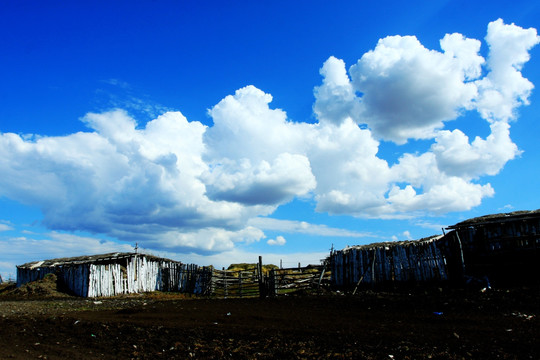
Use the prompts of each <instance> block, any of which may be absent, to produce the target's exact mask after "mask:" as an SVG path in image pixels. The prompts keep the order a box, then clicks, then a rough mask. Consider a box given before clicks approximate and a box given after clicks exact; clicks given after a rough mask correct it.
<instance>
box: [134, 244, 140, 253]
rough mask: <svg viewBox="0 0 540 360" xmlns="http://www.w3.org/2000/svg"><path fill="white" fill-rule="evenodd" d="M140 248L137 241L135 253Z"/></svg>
mask: <svg viewBox="0 0 540 360" xmlns="http://www.w3.org/2000/svg"><path fill="white" fill-rule="evenodd" d="M138 250H139V243H135V254H136V253H137V251H138Z"/></svg>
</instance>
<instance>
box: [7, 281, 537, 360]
mask: <svg viewBox="0 0 540 360" xmlns="http://www.w3.org/2000/svg"><path fill="white" fill-rule="evenodd" d="M539 295H540V288H538V287H537V286H535V287H531V288H527V287H519V288H509V289H491V290H487V291H485V292H482V291H480V289H456V288H429V289H420V288H416V289H413V290H407V291H405V290H400V291H397V290H394V291H388V290H386V291H382V290H380V291H372V290H364V291H361V292H359V293H357V294H356V295H354V296H352V295H344V294H341V293H327V294H325V295H322V296H306V295H303V296H284V297H279V298H276V299H257V298H253V299H207V298H195V297H186V296H182V295H175V294H160V293H152V294H145V295H136V296H130V297H119V298H108V299H81V298H76V297H71V296H68V295H65V294H63V293H60V292H57V291H56V289H55V288H54V284H53V282H52V281H49V282H48V283H47V282H45V283H43V282H42V283H41V284H39V283H38V284H33V285H31V286H30V285H29V286H25V287H22V288H20V289H16V290H15V289H13V288H10V287H8V288H5V287H4V289H1V288H0V325H1V326H0V358H1V359H189V358H194V359H225V358H231V359H326V358H330V359H497V358H501V359H538V358H539V354H540V341H539V339H540V337H539V334H540V331H539V330H540V329H539V324H540V322H539V318H538V316H539V313H540V301H539V299H540V298H539Z"/></svg>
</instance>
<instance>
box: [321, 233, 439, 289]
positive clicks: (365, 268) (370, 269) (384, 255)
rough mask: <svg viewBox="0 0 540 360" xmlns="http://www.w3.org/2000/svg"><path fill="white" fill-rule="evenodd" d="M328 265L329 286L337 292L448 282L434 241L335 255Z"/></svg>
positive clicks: (355, 249)
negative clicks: (369, 286) (395, 284)
mask: <svg viewBox="0 0 540 360" xmlns="http://www.w3.org/2000/svg"><path fill="white" fill-rule="evenodd" d="M330 264H331V273H332V277H331V283H332V285H333V286H335V287H338V288H341V287H343V288H352V287H355V286H357V284H359V283H362V284H383V283H392V282H408V281H411V282H413V281H414V282H425V281H432V280H447V279H448V273H447V263H446V257H445V255H444V251H443V249H442V243H441V242H438V241H436V239H432V240H426V241H410V242H404V243H399V244H387V245H379V244H374V245H372V246H358V247H352V248H347V249H344V250H340V251H334V252H333V253H332V255H331V258H330Z"/></svg>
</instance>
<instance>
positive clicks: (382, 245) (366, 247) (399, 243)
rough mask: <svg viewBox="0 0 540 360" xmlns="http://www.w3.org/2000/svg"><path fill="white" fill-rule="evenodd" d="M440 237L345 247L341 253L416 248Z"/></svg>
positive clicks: (440, 236)
mask: <svg viewBox="0 0 540 360" xmlns="http://www.w3.org/2000/svg"><path fill="white" fill-rule="evenodd" d="M442 237H443V236H442V235H432V236H428V237H425V238H422V239H418V240H406V241H387V242H379V243H372V244H367V245H355V246H347V247H346V248H345V249H343V250H341V251H343V252H348V251H350V250H353V249H361V250H370V249H376V248H392V247H396V246H416V245H420V244H423V243H429V242H432V241H436V240H439V239H440V238H442Z"/></svg>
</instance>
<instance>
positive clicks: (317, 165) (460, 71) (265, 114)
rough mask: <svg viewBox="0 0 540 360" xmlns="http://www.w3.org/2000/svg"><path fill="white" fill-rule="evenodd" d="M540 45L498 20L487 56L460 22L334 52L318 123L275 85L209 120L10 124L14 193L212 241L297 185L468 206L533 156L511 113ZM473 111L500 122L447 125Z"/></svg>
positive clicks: (1, 148)
mask: <svg viewBox="0 0 540 360" xmlns="http://www.w3.org/2000/svg"><path fill="white" fill-rule="evenodd" d="M539 41H540V38H539V37H538V36H537V34H536V30H535V29H522V28H520V27H518V26H515V25H506V24H504V23H503V21H502V20H497V21H495V22H492V23H490V24H489V26H488V33H487V36H486V42H487V44H488V46H489V56H488V58H487V60H486V59H484V58H483V57H482V56H480V55H479V50H480V46H481V43H480V41H478V40H474V39H467V38H465V37H464V36H463V35H461V34H451V35H446V36H445V37H444V38H443V39H442V40H441V49H442V51H435V50H429V49H427V48H425V47H424V46H423V45H422V44H421V43H420V42H419V41H418V40H417V39H416V38H415V37H411V36H405V37H402V36H390V37H387V38H384V39H381V40H380V41H379V42H378V44H377V45H376V47H375V48H374V49H373V50H371V51H369V52H368V53H366V54H364V55H363V56H362V57H361V58H360V59H359V60H358V62H357V63H356V64H354V65H353V66H351V67H350V69H349V71H347V69H346V65H345V63H344V62H343V61H342V60H340V59H337V58H335V57H330V58H329V59H328V60H327V61H326V62H325V63H324V64H323V66H322V68H321V75H322V76H323V81H322V84H321V85H320V86H318V87H316V88H315V90H314V94H315V103H314V106H313V111H314V113H315V115H316V117H317V119H318V122H317V123H315V124H308V123H295V122H291V121H289V120H288V119H287V115H286V113H285V112H284V111H282V110H280V109H272V108H271V107H270V103H271V101H272V96H271V95H270V94H266V93H265V92H263V91H262V90H260V89H257V88H256V87H254V86H247V87H244V88H242V89H239V90H237V91H236V92H235V94H234V95H230V96H227V97H225V98H224V99H223V100H222V101H220V102H219V103H218V104H217V105H215V106H214V107H213V108H212V109H210V110H209V114H210V116H211V118H212V120H213V126H211V127H207V126H205V125H203V124H201V123H199V122H196V121H188V119H186V118H185V117H184V116H183V115H182V114H181V113H180V112H166V113H164V114H163V115H161V116H159V117H158V118H156V119H155V120H153V121H150V122H148V123H147V124H146V125H145V126H139V125H138V124H137V122H136V121H135V119H133V118H131V117H130V116H129V115H128V114H127V113H126V112H125V111H123V110H114V111H110V112H105V113H99V114H96V113H89V114H87V115H86V116H85V117H84V118H83V119H82V120H83V121H84V122H85V124H86V125H87V126H88V127H89V129H90V131H89V132H80V133H76V134H71V135H67V136H59V137H47V136H20V135H16V134H13V133H0V173H2V176H1V177H0V196H6V197H8V198H11V199H15V200H17V201H20V202H22V203H25V204H31V205H36V206H39V207H40V209H41V210H42V212H43V214H44V222H45V224H46V225H47V226H48V227H50V228H51V229H56V230H84V231H89V232H95V233H102V234H107V235H109V236H113V237H116V238H118V239H121V240H128V241H130V242H133V241H139V242H141V244H142V245H143V246H145V247H148V248H150V247H153V248H159V249H165V250H167V249H170V250H174V251H178V252H181V251H194V252H198V253H209V252H219V251H226V250H230V249H232V248H234V244H235V242H239V241H243V242H250V241H258V240H260V239H262V238H264V237H265V235H264V233H263V231H262V230H261V229H259V228H258V227H256V226H253V225H251V224H256V223H257V222H256V221H253V219H254V218H257V217H259V216H267V215H270V214H272V212H273V211H274V210H275V209H276V208H277V207H278V206H280V205H282V204H285V203H287V202H289V201H291V200H292V199H294V198H296V197H304V198H312V199H314V200H315V202H316V204H317V205H316V210H317V211H321V212H328V213H330V214H347V215H352V216H358V217H367V218H395V217H405V216H413V215H414V214H417V213H425V212H434V213H445V212H450V211H459V210H466V209H470V208H471V207H474V206H477V205H478V204H480V203H481V201H482V199H483V198H485V197H487V196H492V195H493V194H494V190H493V188H492V187H491V185H490V184H488V183H487V184H481V183H479V182H478V180H479V179H480V178H481V177H483V176H486V175H495V174H497V173H498V172H499V171H500V170H501V169H502V168H503V166H504V165H505V164H506V162H508V161H509V160H511V159H513V158H515V157H516V156H518V155H519V153H520V151H519V150H518V147H517V146H516V144H514V143H513V142H512V140H511V138H510V124H509V122H510V121H511V120H513V119H514V118H515V116H516V115H515V109H516V108H517V107H519V106H521V105H526V104H527V101H528V97H529V94H530V92H531V90H532V88H533V85H532V84H531V83H530V82H529V81H528V80H527V79H525V78H524V77H523V76H522V74H521V72H520V70H521V68H522V66H523V65H524V64H525V62H527V61H528V59H529V53H528V51H529V50H530V49H531V48H532V47H533V46H534V45H536V44H537V43H538V42H539ZM467 111H477V112H478V113H479V114H480V116H481V117H482V118H484V119H485V120H486V121H487V122H488V123H489V126H490V128H491V134H490V135H489V136H487V137H486V138H485V139H482V138H479V137H477V138H475V139H474V140H472V141H471V139H469V137H468V136H467V135H466V134H465V133H464V132H463V131H461V130H457V129H456V130H453V131H449V130H445V129H444V127H445V123H446V122H448V121H452V120H454V119H456V118H457V117H459V116H462V115H463V114H464V113H465V112H467ZM410 139H424V140H428V141H432V145H431V147H430V148H429V150H428V151H426V152H424V153H421V154H418V153H414V154H411V153H404V154H402V156H401V157H400V158H399V160H398V161H397V162H396V163H394V164H389V163H388V162H387V161H386V160H385V159H382V158H380V157H378V155H377V154H378V151H379V148H380V146H383V145H384V143H383V142H385V141H392V142H394V143H396V144H398V145H400V144H404V143H406V142H407V141H409V140H410ZM281 239H283V240H281ZM271 243H272V244H274V243H275V244H285V241H284V238H283V237H277V238H276V240H272V241H271Z"/></svg>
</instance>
